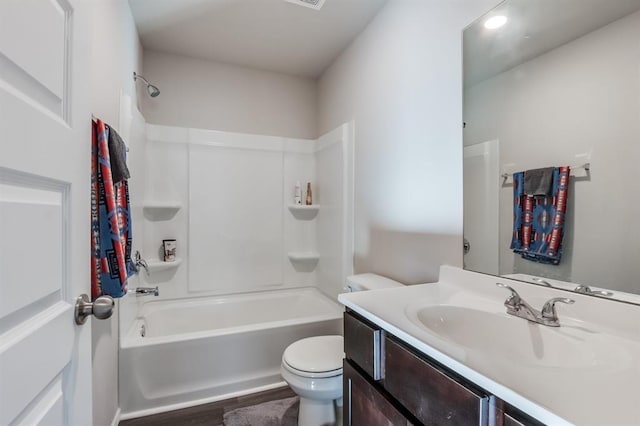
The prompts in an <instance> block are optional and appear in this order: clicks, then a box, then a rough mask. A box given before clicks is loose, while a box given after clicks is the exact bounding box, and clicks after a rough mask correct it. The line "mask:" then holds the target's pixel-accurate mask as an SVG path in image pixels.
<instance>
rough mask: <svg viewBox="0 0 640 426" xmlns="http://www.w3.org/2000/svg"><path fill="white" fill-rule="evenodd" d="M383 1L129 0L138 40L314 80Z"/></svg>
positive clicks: (176, 51)
mask: <svg viewBox="0 0 640 426" xmlns="http://www.w3.org/2000/svg"><path fill="white" fill-rule="evenodd" d="M386 1H387V0H326V2H325V3H324V6H323V7H322V9H321V10H319V11H316V10H313V9H311V8H308V7H303V6H298V5H295V4H292V3H290V2H287V1H285V0H129V5H130V6H131V11H132V13H133V17H134V19H135V22H136V26H137V28H138V33H139V35H140V40H141V42H142V46H143V47H144V48H145V49H150V50H154V51H158V52H167V53H174V54H180V55H186V56H191V57H196V58H202V59H209V60H214V61H220V62H225V63H229V64H235V65H241V66H246V67H251V68H257V69H262V70H268V71H275V72H282V73H286V74H292V75H298V76H304V77H311V78H317V77H318V76H320V75H321V74H322V72H323V71H324V70H325V69H326V68H327V67H329V65H331V63H332V62H333V61H334V60H335V58H336V57H337V56H338V55H339V54H340V53H341V52H342V51H343V50H344V49H345V48H346V47H347V46H348V45H349V43H350V42H351V41H352V40H353V39H354V38H355V37H356V36H357V35H358V34H359V33H360V32H361V31H362V30H363V29H364V28H365V27H366V25H367V24H368V23H369V22H370V21H371V20H372V19H373V17H374V16H375V15H376V13H377V12H378V11H379V10H380V8H382V6H384V4H385V3H386Z"/></svg>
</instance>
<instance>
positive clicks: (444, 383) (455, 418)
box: [383, 337, 489, 426]
mask: <svg viewBox="0 0 640 426" xmlns="http://www.w3.org/2000/svg"><path fill="white" fill-rule="evenodd" d="M384 369H385V375H384V382H383V383H384V388H385V389H386V390H387V391H388V392H389V393H390V394H392V395H393V396H394V397H395V398H396V399H397V400H398V401H399V402H400V403H401V404H402V405H404V406H405V407H406V408H407V409H408V410H409V412H411V413H413V414H414V415H415V416H416V418H417V419H418V420H420V421H421V422H423V423H425V424H428V425H433V424H437V425H444V424H446V425H464V426H467V425H483V424H486V422H487V414H488V401H489V398H488V396H485V395H483V394H482V393H480V392H478V391H476V390H473V389H470V388H468V387H466V386H464V385H462V384H461V383H459V382H457V381H456V380H455V379H453V378H451V377H449V376H448V375H447V374H445V373H444V372H443V371H441V370H440V369H438V368H436V367H435V366H434V365H432V364H431V363H429V362H427V361H425V360H423V359H422V358H419V357H418V356H417V355H415V354H414V353H413V352H411V351H409V350H408V349H406V348H405V347H403V346H402V345H401V344H399V343H396V342H395V341H393V340H391V339H390V338H388V337H386V338H385V367H384Z"/></svg>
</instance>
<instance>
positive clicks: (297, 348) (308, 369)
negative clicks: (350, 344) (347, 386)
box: [282, 336, 344, 378]
mask: <svg viewBox="0 0 640 426" xmlns="http://www.w3.org/2000/svg"><path fill="white" fill-rule="evenodd" d="M343 347H344V342H343V338H342V336H316V337H309V338H306V339H302V340H298V341H297V342H294V343H292V344H291V345H289V347H287V349H286V350H285V351H284V354H283V355H282V365H283V367H284V368H286V369H287V370H288V371H290V372H291V373H292V374H296V375H298V376H302V377H310V378H322V377H334V376H339V375H341V374H342V359H343V358H344V349H343Z"/></svg>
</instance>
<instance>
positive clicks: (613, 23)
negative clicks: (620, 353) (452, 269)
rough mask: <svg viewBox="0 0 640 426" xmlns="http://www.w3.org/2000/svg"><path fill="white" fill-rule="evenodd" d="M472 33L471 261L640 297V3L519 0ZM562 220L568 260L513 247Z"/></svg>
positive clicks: (467, 184) (498, 271)
mask: <svg viewBox="0 0 640 426" xmlns="http://www.w3.org/2000/svg"><path fill="white" fill-rule="evenodd" d="M490 18H492V19H491V20H490ZM488 20H489V21H488ZM463 40H464V122H465V129H464V237H465V256H464V264H465V268H466V269H469V270H473V271H477V272H484V273H489V274H493V275H501V276H509V277H512V278H516V279H521V280H524V281H528V282H531V283H535V284H539V285H554V286H559V287H563V288H567V289H572V290H577V291H580V292H592V293H593V294H594V295H596V296H600V297H612V298H616V299H620V300H625V301H631V302H634V303H640V296H638V295H640V279H639V277H640V222H639V221H638V220H637V218H638V217H640V165H639V164H638V161H640V0H555V1H550V0H507V1H505V2H504V3H502V4H501V5H499V6H498V7H497V8H495V9H494V10H492V11H490V12H489V13H488V14H486V15H485V16H483V17H482V18H480V19H478V20H477V21H476V22H474V23H473V24H472V25H471V26H469V27H468V28H467V29H465V31H464V36H463ZM564 166H569V168H570V172H569V178H568V185H567V186H566V193H565V195H566V211H565V212H563V211H562V205H563V204H562V197H563V195H562V189H563V188H564V187H563V186H562V185H560V191H559V190H558V186H557V184H560V181H559V178H558V176H559V175H556V176H555V178H554V175H553V170H556V171H558V170H562V169H560V168H561V167H564ZM542 168H548V169H547V170H546V172H544V171H543V172H533V170H537V169H542ZM519 172H526V174H522V175H519V174H518V173H519ZM536 173H538V174H537V179H538V181H537V183H536V182H535V179H536ZM550 173H551V174H550ZM514 174H516V175H515V182H514ZM525 176H526V178H525ZM523 178H525V179H526V180H527V182H526V183H524V180H521V179H523ZM530 179H534V181H531V180H530ZM540 179H542V180H540ZM545 179H546V180H545ZM554 179H555V180H554ZM532 182H533V183H532ZM540 182H542V183H540ZM527 185H528V186H527ZM532 185H533V186H532ZM534 187H535V188H534ZM522 188H524V189H525V191H524V195H522V194H521V193H520V192H518V191H519V190H521V189H522ZM532 188H533V189H532ZM540 188H542V189H540ZM514 189H515V190H516V191H515V194H514ZM527 191H533V192H535V191H539V193H536V194H533V192H532V195H527V194H528V192H527ZM540 191H541V192H540ZM518 194H520V195H518ZM514 195H515V196H514ZM523 197H524V198H523ZM527 197H529V198H527ZM527 199H530V200H533V201H532V204H531V205H530V206H527V203H528V202H527V201H526V200H527ZM518 200H519V201H518ZM523 200H525V201H523ZM518 203H522V205H518ZM545 209H546V210H545ZM523 211H524V212H525V213H522V212H523ZM527 212H530V213H531V221H530V222H527V221H526V220H524V219H525V216H524V214H526V213H527ZM520 214H522V215H523V216H519V215H520ZM514 220H515V226H514ZM523 220H524V222H523ZM523 223H524V224H525V225H527V226H524V225H523ZM529 225H530V226H529ZM525 228H527V229H528V231H530V232H531V233H532V234H529V233H527V230H526V229H525ZM553 229H556V230H558V229H559V231H560V234H561V236H562V240H561V246H560V247H558V248H559V250H560V251H559V253H557V257H558V258H559V260H558V261H557V262H555V263H557V264H554V262H550V261H548V260H549V258H548V257H545V256H541V257H537V258H536V256H528V255H527V253H523V252H522V250H516V251H514V248H516V249H517V248H518V247H515V246H514V239H515V240H517V241H518V242H522V241H523V235H524V236H525V237H526V238H524V240H526V241H527V244H528V242H531V243H532V244H534V243H536V244H537V242H538V241H547V242H549V241H551V238H552V233H553ZM523 232H524V233H523ZM555 234H556V236H557V234H558V232H556V233H555ZM527 238H529V239H527ZM536 247H537V246H536ZM526 248H527V250H528V249H529V246H528V245H527V247H526ZM541 250H542V252H543V254H544V253H546V252H547V251H548V250H549V247H547V246H545V247H544V248H542V249H541Z"/></svg>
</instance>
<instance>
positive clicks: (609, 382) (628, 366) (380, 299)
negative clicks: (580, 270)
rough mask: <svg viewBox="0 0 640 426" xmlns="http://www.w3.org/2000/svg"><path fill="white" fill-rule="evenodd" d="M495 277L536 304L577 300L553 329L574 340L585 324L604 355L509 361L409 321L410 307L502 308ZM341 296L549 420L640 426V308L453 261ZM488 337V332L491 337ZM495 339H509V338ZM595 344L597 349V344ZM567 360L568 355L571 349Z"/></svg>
mask: <svg viewBox="0 0 640 426" xmlns="http://www.w3.org/2000/svg"><path fill="white" fill-rule="evenodd" d="M496 281H500V282H504V283H508V284H509V285H511V286H512V287H513V288H515V289H516V290H517V291H518V292H519V293H520V295H521V296H522V297H523V299H525V300H526V301H528V302H529V303H530V304H531V305H532V306H534V307H536V308H538V309H539V308H540V307H541V306H542V304H543V303H544V301H546V300H548V299H550V298H551V297H557V296H561V297H571V298H573V299H575V300H576V303H575V304H573V305H563V306H562V307H560V306H559V307H558V316H559V317H560V320H561V324H566V325H565V327H566V328H565V329H564V330H562V326H561V327H560V328H557V329H555V330H561V331H560V332H564V333H565V335H569V337H571V336H570V334H571V330H572V329H580V332H581V333H583V334H584V333H585V330H586V332H587V333H589V335H590V336H594V340H595V342H596V344H600V342H605V343H606V345H605V346H604V347H599V348H597V350H598V353H599V354H604V358H603V359H594V360H593V361H591V360H590V359H589V358H588V357H586V358H585V359H582V360H581V363H576V365H575V366H574V365H573V364H572V360H571V359H562V360H561V361H562V365H563V367H558V366H547V365H542V366H541V365H520V364H518V363H517V362H510V360H509V359H507V358H502V359H496V358H495V357H489V356H483V354H482V353H480V352H478V351H474V350H473V349H469V348H464V347H462V346H460V345H458V344H456V343H455V342H451V341H446V340H444V339H442V338H440V337H438V336H437V335H434V334H433V333H430V332H429V330H427V329H425V328H424V327H421V326H420V325H419V324H417V323H416V321H415V319H414V320H412V319H411V312H412V309H413V308H415V307H416V306H419V305H421V304H422V305H424V304H434V303H435V304H449V305H463V306H464V305H467V306H470V304H474V306H475V305H482V308H483V309H489V310H494V312H497V311H496V309H499V310H502V311H504V310H505V308H504V306H503V305H502V304H503V302H504V300H505V299H506V297H507V296H508V292H506V291H505V290H504V289H500V288H497V287H496V286H495V283H496ZM338 300H339V301H340V302H341V303H342V304H344V305H345V306H347V307H349V308H350V309H352V310H353V311H355V312H357V313H358V314H360V315H362V316H363V317H365V318H367V319H368V320H369V321H371V322H373V323H375V324H377V325H379V326H380V327H381V328H383V329H385V330H386V331H388V332H389V333H391V334H393V335H394V336H396V337H397V338H399V339H400V340H402V341H404V342H405V343H407V344H409V345H410V346H412V347H414V348H415V349H417V350H418V351H420V352H423V353H424V354H426V355H428V356H430V357H431V358H433V359H435V360H436V361H438V362H440V363H441V364H443V365H444V366H446V367H448V368H450V369H451V370H453V371H455V372H456V373H458V374H460V375H461V376H463V377H465V378H466V379H467V380H469V381H471V382H472V383H475V384H476V385H477V386H480V387H482V388H484V389H485V390H486V391H488V392H489V393H491V394H494V395H496V396H497V397H498V398H500V399H502V400H504V401H506V402H507V403H509V404H511V405H513V406H515V407H517V408H518V409H520V410H522V411H523V412H525V413H527V414H529V415H530V416H532V417H534V418H536V419H538V420H539V421H541V422H543V423H545V424H549V425H568V424H577V425H599V426H600V425H638V424H640V392H639V391H638V386H640V306H634V305H629V304H624V303H619V302H614V301H609V300H603V299H602V298H597V297H591V296H584V295H580V294H569V293H567V292H564V291H562V290H556V289H549V288H546V287H541V286H535V285H530V284H526V283H521V282H518V281H512V280H508V279H501V278H496V277H492V276H489V275H484V274H478V273H474V272H469V271H463V270H461V269H459V268H453V267H448V266H443V267H442V268H441V272H440V281H439V282H438V283H433V284H422V285H414V286H407V287H402V288H392V289H384V290H375V291H366V292H356V293H346V294H341V295H339V297H338ZM505 315H506V314H505ZM585 317H589V318H585ZM515 319H517V320H521V321H524V322H525V324H531V325H530V327H545V326H542V325H537V324H533V323H528V322H527V321H526V320H524V319H520V318H515ZM594 323H596V324H597V326H594V325H593V324H594ZM587 327H588V330H587ZM494 334H495V333H494ZM490 335H491V333H490V332H488V333H487V336H490ZM565 337H566V336H565ZM492 338H494V339H495V338H504V339H509V336H508V335H505V336H499V337H496V336H493V337H492ZM580 343H581V342H577V344H578V345H579V344H580ZM603 344H604V343H603ZM590 345H591V346H590V348H592V349H593V348H594V346H593V343H590ZM580 347H581V346H578V348H580ZM585 351H586V349H585ZM569 357H571V355H569V354H567V358H569Z"/></svg>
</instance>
